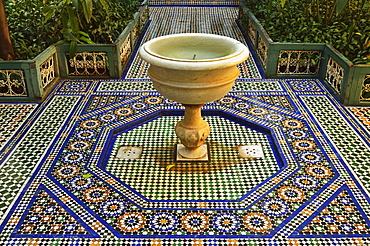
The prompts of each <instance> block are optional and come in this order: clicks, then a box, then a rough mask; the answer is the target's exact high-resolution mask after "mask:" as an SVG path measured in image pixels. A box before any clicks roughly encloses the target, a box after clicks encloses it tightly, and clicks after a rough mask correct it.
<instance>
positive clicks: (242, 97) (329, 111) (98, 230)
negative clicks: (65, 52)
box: [0, 7, 370, 246]
mask: <svg viewBox="0 0 370 246" xmlns="http://www.w3.org/2000/svg"><path fill="white" fill-rule="evenodd" d="M170 9H171V8H167V10H165V9H164V8H163V9H161V8H159V7H158V8H155V9H154V10H153V11H157V12H158V13H163V14H165V12H166V11H167V12H169V10H170ZM217 9H219V11H220V13H228V12H232V10H231V9H234V8H230V9H227V8H225V7H220V8H216V7H214V8H212V9H211V8H210V9H208V10H207V8H203V9H201V10H200V9H199V8H185V7H184V8H183V9H181V8H179V7H178V8H175V10H176V11H178V13H180V14H179V15H181V16H182V15H184V14H183V13H182V11H187V12H190V13H197V14H198V13H200V12H202V11H205V12H207V11H208V13H210V12H212V13H217ZM162 11H163V12H162ZM223 11H224V12H223ZM205 12H204V13H205ZM171 13H172V12H171ZM174 13H175V11H174ZM202 13H203V12H202ZM167 14H168V15H169V14H170V13H167ZM204 19H206V18H204ZM153 23H155V22H154V20H153V22H152V25H153ZM174 26H175V25H174ZM176 26H177V25H176ZM151 28H152V29H151ZM153 28H154V27H151V26H150V27H149V29H148V33H147V34H146V37H147V38H150V35H151V34H150V33H151V32H152V31H150V30H153ZM236 28H237V27H236V26H234V27H233V28H232V29H233V30H231V28H227V30H228V31H232V32H234V33H238V31H237V29H236ZM223 30H224V29H223ZM228 33H229V32H228ZM138 63H140V60H139V59H138V58H137V57H136V58H135V59H134V61H133V62H132V65H131V68H130V70H129V71H128V73H127V76H125V77H124V79H122V80H62V81H61V82H60V83H59V84H58V85H57V86H56V88H55V89H54V90H53V91H52V92H51V93H50V95H49V96H48V97H47V98H46V99H45V100H44V101H43V102H42V103H39V104H34V103H32V104H27V103H19V104H8V103H6V104H5V103H4V104H0V109H1V111H0V112H1V116H2V117H1V120H0V123H1V127H0V140H1V142H0V144H1V145H0V158H1V159H0V163H1V164H0V167H1V168H0V191H1V194H2V196H1V197H0V216H1V227H0V245H27V246H39V245H40V246H46V245H50V246H51V245H53V246H56V245H68V246H87V245H89V246H100V245H135V246H139V245H140V246H141V245H143V246H144V245H189V246H190V245H196V246H200V245H202V246H203V245H204V246H206V245H207V246H208V245H209V246H210V245H222V246H226V245H227V246H229V245H263V246H280V245H284V246H285V245H286V246H288V245H294V246H295V245H297V246H298V245H304V246H306V245H307V246H308V245H323V246H326V245H344V246H347V245H370V220H369V218H370V206H369V205H370V197H369V191H370V182H369V177H370V173H369V171H368V170H369V160H370V151H369V149H370V148H369V124H370V123H369V118H370V117H369V115H370V111H369V108H363V107H348V108H346V107H343V106H341V105H340V104H339V103H338V102H337V101H336V100H335V99H334V98H333V97H332V96H331V95H330V94H329V93H328V91H327V90H326V89H325V87H324V86H323V85H322V84H321V82H320V81H319V80H314V79H280V80H272V79H260V78H258V76H256V77H257V78H254V77H253V76H252V77H253V78H249V77H243V76H244V75H242V76H241V77H240V78H239V79H238V80H237V81H236V83H235V85H234V87H233V89H232V90H231V92H230V93H229V94H228V95H226V96H225V97H224V98H222V99H220V100H218V101H215V102H212V103H209V104H207V105H205V106H204V108H203V114H204V118H205V119H206V120H207V121H208V122H209V124H210V125H211V128H212V129H213V131H212V132H211V135H210V137H209V139H208V142H209V144H210V153H211V162H209V163H207V162H206V163H204V162H202V163H197V162H195V163H186V162H184V163H175V164H176V165H175V167H173V168H172V169H170V170H169V171H166V169H165V167H166V166H167V165H168V164H171V163H174V160H173V146H174V145H175V144H176V143H177V142H178V140H177V138H176V137H175V134H174V130H173V128H174V124H175V123H176V122H177V121H178V120H179V119H180V118H181V115H182V114H183V107H182V106H181V105H179V104H177V103H175V102H171V101H168V100H166V99H165V98H163V97H162V96H160V95H159V94H158V93H157V92H156V91H155V89H154V88H153V87H152V84H151V82H150V80H149V79H147V78H146V74H145V69H142V70H138V69H137V66H138ZM135 66H136V67H135ZM140 66H141V65H140ZM251 66H253V65H251ZM240 70H241V71H243V67H240ZM253 71H258V69H257V68H256V67H254V70H253ZM130 76H132V77H130ZM244 144H261V146H262V148H263V152H264V157H263V158H262V159H255V160H249V159H244V158H241V157H240V156H239V154H238V148H237V147H238V146H239V145H244ZM120 146H134V147H142V149H143V153H142V154H141V156H140V158H139V159H119V158H117V151H118V149H119V147H120Z"/></svg>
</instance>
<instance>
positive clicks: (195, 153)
mask: <svg viewBox="0 0 370 246" xmlns="http://www.w3.org/2000/svg"><path fill="white" fill-rule="evenodd" d="M184 106H185V115H184V119H183V120H181V121H179V122H178V123H177V124H176V127H175V132H176V135H177V137H178V138H179V139H180V140H181V143H182V144H183V145H184V146H185V147H186V148H178V151H179V154H180V155H181V156H182V157H185V158H188V159H195V160H196V159H200V158H203V157H204V156H206V155H207V152H208V150H207V149H206V148H205V147H204V146H203V147H201V146H202V145H203V144H204V143H205V142H206V138H207V137H208V135H209V133H210V132H211V128H210V127H209V125H208V123H207V122H206V121H205V120H203V119H202V116H201V108H202V106H203V104H198V105H189V104H185V105H184Z"/></svg>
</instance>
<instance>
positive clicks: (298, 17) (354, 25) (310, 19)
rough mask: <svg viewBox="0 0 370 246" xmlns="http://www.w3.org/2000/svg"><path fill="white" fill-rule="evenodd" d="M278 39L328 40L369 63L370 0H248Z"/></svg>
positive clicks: (351, 56) (355, 60) (357, 61)
mask: <svg viewBox="0 0 370 246" xmlns="http://www.w3.org/2000/svg"><path fill="white" fill-rule="evenodd" d="M247 6H248V8H250V9H251V10H252V12H253V13H254V14H255V16H256V17H257V19H258V20H259V21H260V22H261V23H262V25H263V26H264V27H265V29H266V31H267V33H268V34H269V35H270V36H271V38H272V39H273V40H274V41H277V42H298V43H300V42H305V43H328V44H331V45H332V46H333V47H335V48H336V49H337V50H339V51H340V52H341V53H342V54H343V55H345V56H346V57H347V58H348V59H350V60H351V61H352V62H353V63H354V64H370V4H369V0H303V1H302V0H249V1H247Z"/></svg>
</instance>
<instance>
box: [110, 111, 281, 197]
mask: <svg viewBox="0 0 370 246" xmlns="http://www.w3.org/2000/svg"><path fill="white" fill-rule="evenodd" d="M181 118H182V117H179V116H172V117H160V118H158V119H155V120H153V121H150V122H148V123H146V124H144V125H142V126H140V127H138V128H135V129H133V130H131V131H128V132H123V133H120V134H118V135H117V137H116V138H115V141H114V143H113V148H112V151H111V154H110V157H109V159H108V161H107V163H106V164H105V170H106V171H108V172H110V173H111V174H112V175H114V176H115V177H116V178H117V179H119V180H120V181H121V182H122V183H125V184H127V185H129V186H130V187H131V188H132V189H134V190H135V191H137V192H138V193H140V194H141V195H143V196H145V197H146V198H147V199H149V200H238V199H240V198H241V197H242V196H243V195H245V194H247V193H248V192H249V191H250V190H251V189H252V188H254V187H256V186H257V185H258V184H260V183H261V182H263V181H264V180H265V179H267V178H268V177H270V176H272V175H273V174H275V173H276V172H277V171H278V170H279V164H278V162H277V160H276V159H275V156H274V154H273V151H272V149H271V146H270V143H269V139H270V140H271V137H269V138H268V136H266V135H265V134H263V133H261V132H258V131H256V130H253V129H251V128H248V127H245V126H242V125H240V124H237V123H234V122H232V121H230V120H228V119H225V118H222V117H218V116H207V117H205V120H206V121H207V122H208V123H209V124H210V126H212V129H214V130H213V131H212V132H211V135H210V136H209V137H208V138H207V140H208V142H209V143H210V156H211V163H203V164H201V163H191V162H190V163H181V164H180V163H179V164H177V165H176V166H175V167H174V168H173V169H171V171H166V169H165V167H166V166H167V165H171V164H173V158H172V156H173V151H174V146H175V144H176V143H178V141H179V140H178V139H177V137H176V135H175V134H174V131H173V129H174V126H175V124H176V123H177V121H179V120H181ZM216 129H217V130H216ZM222 129H225V130H222ZM143 133H145V134H143ZM258 143H259V144H261V145H262V147H263V150H264V158H263V159H255V160H249V161H248V160H246V159H243V158H240V157H239V154H238V145H248V144H258ZM120 146H140V147H142V148H143V154H142V157H141V158H140V159H137V160H125V159H118V158H116V153H117V151H118V148H119V147H120ZM159 160H160V161H159ZM148 163H152V164H150V165H148ZM157 165H159V167H160V168H159V170H158V167H157ZM201 180H203V181H201ZM151 184H156V185H155V186H152V185H151Z"/></svg>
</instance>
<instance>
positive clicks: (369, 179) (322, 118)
mask: <svg viewBox="0 0 370 246" xmlns="http://www.w3.org/2000/svg"><path fill="white" fill-rule="evenodd" d="M301 98H302V100H303V102H304V104H305V105H306V106H307V107H308V108H309V109H310V111H311V112H312V113H313V114H314V115H315V118H316V120H317V121H318V124H319V125H320V126H321V131H323V132H324V134H325V135H326V136H327V137H329V138H330V139H331V140H332V141H333V143H332V144H333V145H334V147H335V148H336V149H338V150H339V152H340V153H341V158H343V161H345V162H347V163H348V165H349V166H350V168H351V169H353V171H354V172H355V173H356V174H357V175H359V179H360V181H361V182H362V184H363V185H364V187H366V189H367V190H368V191H370V171H369V167H370V163H369V162H368V161H367V160H370V146H369V143H368V142H365V141H364V140H363V138H362V137H361V135H359V133H358V132H357V131H353V130H351V129H350V128H349V127H348V124H349V123H348V121H347V120H346V118H344V117H343V116H342V115H341V114H340V113H339V112H338V110H339V109H338V108H335V106H334V105H333V102H332V101H330V100H329V99H328V98H327V97H324V96H302V97H301ZM322 108H324V109H325V110H322ZM348 146H351V147H348Z"/></svg>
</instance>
